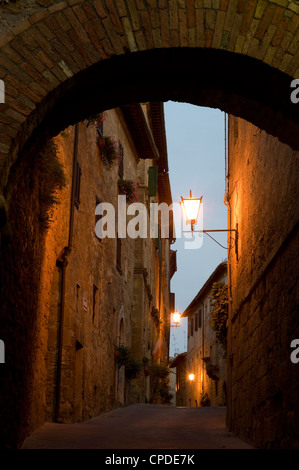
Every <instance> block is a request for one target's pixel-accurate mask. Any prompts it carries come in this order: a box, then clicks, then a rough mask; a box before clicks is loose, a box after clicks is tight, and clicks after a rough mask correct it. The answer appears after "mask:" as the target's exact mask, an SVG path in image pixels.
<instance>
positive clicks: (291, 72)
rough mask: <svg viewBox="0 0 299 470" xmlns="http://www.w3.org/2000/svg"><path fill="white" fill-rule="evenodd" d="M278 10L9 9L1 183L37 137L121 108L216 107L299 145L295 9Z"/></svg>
mask: <svg viewBox="0 0 299 470" xmlns="http://www.w3.org/2000/svg"><path fill="white" fill-rule="evenodd" d="M281 3H282V2H278V1H274V0H273V1H272V0H270V1H268V2H256V1H250V2H246V1H244V0H233V1H230V2H228V1H227V0H218V1H214V0H197V1H192V0H191V1H188V2H186V4H185V3H183V2H178V1H177V0H169V2H168V3H167V2H166V1H162V2H159V5H157V4H156V3H154V2H152V1H150V0H148V1H144V2H142V1H139V0H132V1H131V2H130V4H129V5H128V6H126V5H125V4H124V3H123V2H121V1H120V0H115V2H113V1H111V0H105V1H104V0H103V1H102V0H87V1H82V0H67V1H60V2H59V1H55V0H49V1H48V2H46V3H44V2H34V3H33V4H32V5H31V7H30V8H29V7H27V6H26V2H24V5H25V6H24V8H23V10H21V12H20V13H19V14H17V15H12V14H11V13H10V11H11V10H10V9H9V8H8V6H3V7H2V9H3V15H4V21H3V26H2V29H3V34H2V36H0V47H1V66H0V78H1V79H2V80H3V81H4V83H5V90H6V96H5V104H1V107H0V112H1V114H0V124H1V128H0V135H1V148H0V165H1V170H2V171H1V174H2V177H1V185H0V188H1V189H2V190H3V189H4V188H5V185H6V183H7V180H8V175H9V171H10V168H11V165H12V164H13V163H14V161H15V160H16V159H17V156H18V155H19V153H20V151H21V150H22V149H24V148H25V147H26V144H27V143H28V141H30V137H32V136H34V135H38V136H39V138H41V136H43V135H44V136H45V135H46V136H47V135H53V134H55V133H57V132H58V131H59V130H61V129H62V128H63V127H65V126H66V125H68V124H71V123H74V122H75V121H78V120H80V119H82V118H84V117H86V116H87V115H88V114H90V113H92V112H94V111H95V109H98V110H101V109H100V108H105V107H106V108H111V107H113V106H115V105H116V104H118V105H119V104H122V103H124V101H137V100H138V101H143V100H151V99H156V100H162V101H166V100H168V99H173V100H176V101H188V102H191V103H194V104H200V105H203V106H210V107H219V108H220V109H222V110H224V111H227V112H229V113H231V114H235V115H237V116H240V117H243V118H245V119H247V120H250V121H251V122H253V123H254V124H256V125H258V126H259V127H261V128H263V129H264V130H266V131H267V132H269V133H271V134H273V135H275V136H277V137H279V138H280V139H281V140H282V141H283V142H286V143H288V144H289V145H291V146H292V147H293V148H296V149H297V148H299V144H298V138H297V136H298V135H299V132H298V130H299V129H298V126H299V125H298V114H299V113H298V107H296V106H294V104H293V103H292V102H291V100H290V92H291V90H290V78H291V77H296V76H298V75H299V56H298V24H299V22H298V13H299V7H298V5H297V4H296V3H295V2H290V1H285V2H283V5H284V6H282V5H281ZM41 4H43V5H50V6H48V7H47V8H46V7H44V6H41ZM87 83H88V85H87ZM103 89H104V91H103ZM84 100H85V105H86V106H85V111H84V112H83V111H82V110H80V105H81V104H82V102H84ZM249 103H251V106H250V107H249V106H248V104H249ZM62 113H63V114H62Z"/></svg>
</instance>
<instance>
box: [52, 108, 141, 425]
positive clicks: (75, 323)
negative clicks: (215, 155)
mask: <svg viewBox="0 0 299 470" xmlns="http://www.w3.org/2000/svg"><path fill="white" fill-rule="evenodd" d="M73 133H74V130H73V128H70V129H67V130H66V131H65V132H64V133H63V134H60V136H59V141H60V142H61V146H62V147H63V149H64V152H65V153H66V155H65V159H66V160H68V165H69V166H70V167H72V155H73V148H72V145H71V147H70V148H69V145H68V141H69V140H71V141H72V143H73V140H74V138H73ZM104 135H108V136H113V137H114V138H116V139H117V141H118V140H119V141H120V142H121V143H122V146H123V149H124V178H130V179H133V180H136V177H137V161H136V158H135V155H134V153H133V152H132V150H131V147H130V145H129V143H128V139H127V136H126V134H125V132H124V130H123V128H122V125H121V123H120V120H119V119H118V116H117V112H116V111H115V110H112V111H109V112H107V113H106V119H105V121H104ZM78 142H79V143H78V161H79V163H80V166H81V171H82V176H81V185H80V205H79V207H78V208H75V209H74V229H73V246H72V251H71V253H70V255H69V259H68V265H67V267H66V294H65V315H64V330H63V355H62V377H61V396H60V410H59V417H58V419H59V420H60V421H63V422H69V421H81V420H85V419H88V418H90V417H92V416H95V415H97V414H99V413H101V412H103V411H107V410H108V409H111V407H112V406H114V405H115V404H116V401H117V397H116V390H115V387H116V384H115V379H116V377H115V369H116V367H115V362H114V347H115V345H116V344H117V342H118V341H117V331H118V322H119V318H118V317H119V312H120V311H121V310H122V312H123V315H122V316H123V321H124V329H125V334H126V338H125V339H126V345H127V346H128V347H130V346H131V305H132V292H133V291H132V289H133V278H134V252H135V249H134V240H132V239H130V238H129V237H127V238H125V239H122V247H121V271H119V270H118V269H117V266H116V258H117V255H116V239H115V238H112V239H109V238H104V239H103V240H102V241H99V240H98V239H97V237H96V234H95V207H96V198H99V200H100V201H101V202H110V203H112V204H113V207H114V208H116V214H117V201H118V200H117V197H118V186H117V180H118V166H117V165H115V167H113V168H112V169H111V170H107V169H106V168H105V166H104V165H103V163H102V162H101V159H100V154H99V151H98V148H97V146H96V129H95V127H94V126H89V127H88V128H87V126H86V122H82V123H80V125H79V136H78ZM70 169H71V168H70ZM69 206H70V203H69V202H68V203H66V204H64V212H65V213H69V210H70V208H69ZM58 217H59V215H58ZM58 223H59V225H60V226H61V225H62V223H63V220H62V219H61V218H60V220H59V221H58ZM116 223H117V222H116ZM65 230H66V231H67V232H68V226H67V225H65ZM48 235H49V237H53V236H52V235H51V231H50V232H49V234H48ZM63 247H64V245H60V250H62V249H63ZM57 278H58V276H57V275H56V277H55V278H54V279H53V283H52V293H53V299H52V311H53V314H54V315H53V318H52V321H51V327H52V330H53V334H52V337H51V339H52V340H54V344H53V342H52V343H50V344H49V356H51V359H49V365H50V367H49V369H48V374H49V376H50V377H51V378H52V381H51V380H49V381H48V384H49V385H50V386H49V387H48V391H47V400H48V404H49V405H50V406H49V407H48V417H50V416H51V414H52V410H51V406H52V404H53V402H54V401H55V400H54V393H55V383H53V377H55V370H56V365H55V355H56V350H57V326H58V325H57V306H58V305H59V295H60V294H59V288H58V283H57ZM55 294H56V295H55ZM94 296H95V298H94ZM55 312H56V314H55ZM141 313H142V312H140V314H141ZM55 330H56V335H55ZM51 351H52V352H51ZM81 356H82V357H81ZM51 366H52V367H51ZM53 368H54V370H53ZM54 382H55V379H54Z"/></svg>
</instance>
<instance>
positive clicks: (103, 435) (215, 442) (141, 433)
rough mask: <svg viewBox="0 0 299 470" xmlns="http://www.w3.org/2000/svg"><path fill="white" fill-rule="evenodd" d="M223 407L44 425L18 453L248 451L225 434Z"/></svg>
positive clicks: (148, 409) (153, 409)
mask: <svg viewBox="0 0 299 470" xmlns="http://www.w3.org/2000/svg"><path fill="white" fill-rule="evenodd" d="M225 414H226V408H225V407H207V408H204V407H200V408H194V407H193V408H191V407H186V408H185V407H182V408H177V407H172V406H163V405H148V404H137V405H132V406H128V407H124V408H117V409H115V410H113V411H111V412H109V413H105V414H102V415H100V416H98V417H96V418H93V419H90V420H88V421H85V422H84V423H75V424H57V423H46V424H45V425H44V426H42V427H41V428H39V429H38V430H37V431H35V432H34V433H33V434H32V435H31V436H30V437H28V438H27V439H26V440H25V442H24V444H23V447H22V448H23V449H250V448H251V446H250V445H248V444H247V443H246V442H244V441H242V440H241V439H239V438H238V437H236V436H235V435H234V434H233V433H231V432H227V431H226V429H225Z"/></svg>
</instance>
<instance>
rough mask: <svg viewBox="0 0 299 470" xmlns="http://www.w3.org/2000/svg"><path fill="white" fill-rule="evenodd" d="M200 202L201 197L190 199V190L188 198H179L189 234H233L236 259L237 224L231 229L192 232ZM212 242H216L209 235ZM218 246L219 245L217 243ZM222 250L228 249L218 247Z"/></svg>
mask: <svg viewBox="0 0 299 470" xmlns="http://www.w3.org/2000/svg"><path fill="white" fill-rule="evenodd" d="M201 202H202V196H201V197H199V198H196V197H192V192H191V190H190V197H189V198H183V197H182V196H181V206H182V210H183V213H184V216H185V219H186V224H191V232H190V233H192V234H193V233H207V234H209V232H235V251H236V257H237V259H238V224H237V225H236V228H232V229H214V230H194V225H196V224H197V219H198V215H199V211H200V205H201ZM209 237H210V238H212V240H214V241H215V242H216V243H218V242H217V240H215V239H214V238H213V237H211V235H209ZM218 245H220V243H218ZM220 246H221V247H222V248H224V249H226V250H227V249H228V248H227V247H225V246H222V245H220Z"/></svg>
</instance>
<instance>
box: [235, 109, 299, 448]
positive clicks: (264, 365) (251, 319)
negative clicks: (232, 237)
mask: <svg viewBox="0 0 299 470" xmlns="http://www.w3.org/2000/svg"><path fill="white" fill-rule="evenodd" d="M281 125H282V126H283V125H284V124H283V123H282V124H281ZM228 130H229V132H228V161H227V175H228V176H229V177H228V187H227V197H226V200H227V205H228V226H229V227H231V228H236V226H237V225H238V231H239V240H238V252H237V253H236V252H235V249H233V250H230V251H229V253H228V271H229V272H228V277H229V285H230V286H231V290H230V292H229V298H230V300H231V303H230V311H229V321H228V343H227V345H228V376H227V379H228V387H227V389H228V411H229V414H228V426H229V429H230V430H232V431H233V432H236V433H238V434H239V435H240V436H241V437H243V438H244V439H247V440H248V441H249V442H251V443H253V445H254V446H257V447H259V446H260V447H266V448H276V447H280V448H294V447H295V448H298V446H299V427H298V422H299V421H298V417H299V405H298V390H299V375H298V364H294V363H293V362H292V361H291V359H290V355H291V352H292V348H291V342H292V340H293V339H295V338H298V337H299V317H298V248H299V244H298V220H299V211H298V198H299V193H298V188H299V187H298V175H299V173H298V170H299V165H298V162H299V160H298V156H299V155H298V151H294V150H293V149H292V148H290V147H289V146H288V145H285V144H282V143H281V142H280V141H279V140H278V139H277V138H275V137H273V136H271V135H269V134H267V133H266V132H264V131H262V130H261V129H259V128H257V127H255V126H253V125H252V124H250V123H248V122H246V121H244V120H242V119H240V118H237V117H234V116H229V118H228ZM237 255H238V256H237Z"/></svg>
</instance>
